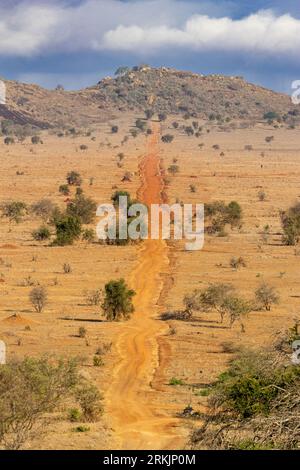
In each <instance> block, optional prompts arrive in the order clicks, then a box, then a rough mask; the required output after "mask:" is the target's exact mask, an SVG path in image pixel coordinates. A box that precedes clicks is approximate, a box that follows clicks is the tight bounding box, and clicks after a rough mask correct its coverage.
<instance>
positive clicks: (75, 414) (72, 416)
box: [68, 408, 82, 423]
mask: <svg viewBox="0 0 300 470" xmlns="http://www.w3.org/2000/svg"><path fill="white" fill-rule="evenodd" d="M81 418H82V413H81V411H80V410H79V409H78V408H70V410H69V411H68V419H69V421H71V422H72V423H78V421H81Z"/></svg>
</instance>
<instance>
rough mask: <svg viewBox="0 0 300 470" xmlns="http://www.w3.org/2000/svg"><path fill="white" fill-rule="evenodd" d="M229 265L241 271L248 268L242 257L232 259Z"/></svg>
mask: <svg viewBox="0 0 300 470" xmlns="http://www.w3.org/2000/svg"><path fill="white" fill-rule="evenodd" d="M229 264H230V266H231V267H232V268H233V269H239V268H245V267H246V262H245V260H244V258H243V257H242V256H239V257H238V258H236V257H235V256H233V257H232V258H231V260H230V263H229Z"/></svg>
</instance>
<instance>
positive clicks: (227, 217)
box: [204, 201, 243, 234]
mask: <svg viewBox="0 0 300 470" xmlns="http://www.w3.org/2000/svg"><path fill="white" fill-rule="evenodd" d="M204 209H205V216H206V217H207V218H208V219H211V225H210V227H208V229H207V230H208V232H209V233H219V234H220V233H222V232H223V231H224V228H225V225H226V224H230V225H231V227H232V228H233V227H235V226H240V225H241V223H242V215H243V214H242V209H241V207H240V205H239V204H238V203H237V202H236V201H231V202H230V203H229V204H228V205H226V204H225V203H224V201H215V202H213V203H210V204H206V205H205V208H204Z"/></svg>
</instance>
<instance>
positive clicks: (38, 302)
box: [29, 286, 48, 313]
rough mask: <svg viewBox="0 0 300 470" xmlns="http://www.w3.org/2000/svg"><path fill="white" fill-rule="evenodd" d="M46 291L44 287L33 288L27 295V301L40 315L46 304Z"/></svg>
mask: <svg viewBox="0 0 300 470" xmlns="http://www.w3.org/2000/svg"><path fill="white" fill-rule="evenodd" d="M47 298H48V295H47V291H46V289H45V287H41V286H39V287H34V288H33V289H32V290H31V291H30V294H29V300H30V302H31V303H32V305H33V306H34V308H35V310H36V312H38V313H41V312H42V311H43V309H44V307H45V305H46V303H47Z"/></svg>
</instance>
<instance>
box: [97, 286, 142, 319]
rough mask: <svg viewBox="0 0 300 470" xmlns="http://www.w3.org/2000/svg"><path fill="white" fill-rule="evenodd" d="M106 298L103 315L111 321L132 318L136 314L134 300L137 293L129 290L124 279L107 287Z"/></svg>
mask: <svg viewBox="0 0 300 470" xmlns="http://www.w3.org/2000/svg"><path fill="white" fill-rule="evenodd" d="M104 293H105V297H104V301H103V304H102V310H103V315H104V316H105V317H106V319H107V320H109V321H119V320H121V319H122V318H124V319H125V320H127V319H129V318H130V315H131V314H132V313H133V312H134V306H133V303H132V298H133V297H134V295H135V292H134V291H133V290H131V289H128V287H127V285H126V283H125V281H124V279H119V280H118V281H110V282H108V283H107V284H106V285H105V292H104Z"/></svg>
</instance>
